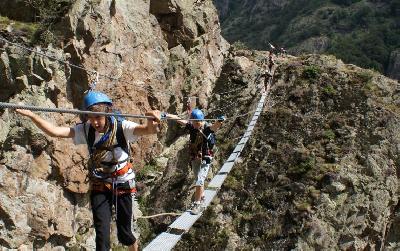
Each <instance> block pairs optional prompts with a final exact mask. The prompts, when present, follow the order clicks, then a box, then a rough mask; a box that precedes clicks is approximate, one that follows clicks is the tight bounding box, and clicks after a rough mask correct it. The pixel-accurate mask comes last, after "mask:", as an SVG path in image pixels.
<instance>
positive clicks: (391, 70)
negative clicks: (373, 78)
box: [387, 50, 400, 79]
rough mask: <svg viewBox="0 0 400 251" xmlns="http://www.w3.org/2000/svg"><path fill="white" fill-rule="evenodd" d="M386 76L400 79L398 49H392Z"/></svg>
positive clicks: (399, 53) (399, 51)
mask: <svg viewBox="0 0 400 251" xmlns="http://www.w3.org/2000/svg"><path fill="white" fill-rule="evenodd" d="M387 74H388V76H389V77H391V78H393V79H400V50H395V51H392V53H391V54H390V59H389V67H388V72H387Z"/></svg>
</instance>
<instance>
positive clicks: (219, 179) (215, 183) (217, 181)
mask: <svg viewBox="0 0 400 251" xmlns="http://www.w3.org/2000/svg"><path fill="white" fill-rule="evenodd" d="M227 176H228V174H226V173H222V174H216V175H215V176H214V178H213V179H212V180H211V181H210V183H208V187H213V188H220V187H221V186H222V183H224V181H225V179H226V177H227Z"/></svg>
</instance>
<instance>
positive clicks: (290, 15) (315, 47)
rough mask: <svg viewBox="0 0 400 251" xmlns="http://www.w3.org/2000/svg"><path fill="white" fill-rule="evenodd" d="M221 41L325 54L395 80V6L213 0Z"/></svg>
mask: <svg viewBox="0 0 400 251" xmlns="http://www.w3.org/2000/svg"><path fill="white" fill-rule="evenodd" d="M214 3H215V5H216V7H217V8H218V10H219V14H220V21H221V26H222V31H223V32H222V33H223V36H224V37H225V38H226V39H227V40H228V41H229V42H231V43H233V42H235V41H241V42H244V43H245V44H246V45H247V46H248V47H250V48H254V49H264V50H265V49H268V48H269V47H268V44H267V42H271V43H273V44H274V45H277V46H283V47H285V48H286V49H288V50H289V51H290V52H291V53H293V54H301V53H329V54H333V55H335V56H336V57H338V58H340V59H342V60H343V61H344V62H346V63H352V64H356V65H358V66H361V67H364V68H373V69H375V70H378V71H380V72H382V73H384V74H386V75H387V76H389V77H392V78H395V79H400V77H399V73H398V72H399V70H400V69H399V68H398V65H399V59H398V54H399V49H400V35H399V34H400V18H399V17H400V1H398V0H394V1H368V0H331V1H319V0H317V1H304V0H301V1H298V0H284V1H275V0H265V1H264V0H247V1H239V0H214Z"/></svg>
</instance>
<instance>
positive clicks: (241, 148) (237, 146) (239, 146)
mask: <svg viewBox="0 0 400 251" xmlns="http://www.w3.org/2000/svg"><path fill="white" fill-rule="evenodd" d="M243 148H244V144H237V145H236V147H235V149H234V150H233V152H235V153H237V152H241V151H242V150H243Z"/></svg>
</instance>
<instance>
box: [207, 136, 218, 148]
mask: <svg viewBox="0 0 400 251" xmlns="http://www.w3.org/2000/svg"><path fill="white" fill-rule="evenodd" d="M216 142H217V138H216V136H215V133H214V132H212V133H210V134H209V135H208V138H207V142H206V143H207V148H208V150H212V149H213V148H214V146H215V143H216Z"/></svg>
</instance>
